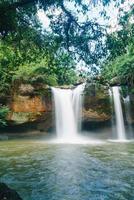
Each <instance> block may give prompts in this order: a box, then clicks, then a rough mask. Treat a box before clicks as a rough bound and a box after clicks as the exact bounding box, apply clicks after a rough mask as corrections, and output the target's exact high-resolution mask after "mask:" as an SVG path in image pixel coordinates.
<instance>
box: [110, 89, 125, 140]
mask: <svg viewBox="0 0 134 200" xmlns="http://www.w3.org/2000/svg"><path fill="white" fill-rule="evenodd" d="M112 91H113V99H114V108H115V117H116V128H117V139H118V140H126V133H125V125H124V118H123V112H122V106H121V100H120V88H119V87H118V86H115V87H113V88H112Z"/></svg>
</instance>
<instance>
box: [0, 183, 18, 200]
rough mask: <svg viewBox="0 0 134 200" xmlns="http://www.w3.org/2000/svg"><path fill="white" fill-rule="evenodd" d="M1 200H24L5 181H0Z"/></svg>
mask: <svg viewBox="0 0 134 200" xmlns="http://www.w3.org/2000/svg"><path fill="white" fill-rule="evenodd" d="M0 200H22V198H21V197H20V196H19V194H18V193H17V192H16V191H15V190H13V189H11V188H9V187H8V186H7V185H6V184H5V183H0Z"/></svg>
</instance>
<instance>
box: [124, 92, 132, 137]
mask: <svg viewBox="0 0 134 200" xmlns="http://www.w3.org/2000/svg"><path fill="white" fill-rule="evenodd" d="M124 105H125V113H126V121H127V123H128V132H129V138H130V139H131V138H132V137H133V129H132V125H131V122H132V119H131V105H130V96H129V95H127V96H126V98H124Z"/></svg>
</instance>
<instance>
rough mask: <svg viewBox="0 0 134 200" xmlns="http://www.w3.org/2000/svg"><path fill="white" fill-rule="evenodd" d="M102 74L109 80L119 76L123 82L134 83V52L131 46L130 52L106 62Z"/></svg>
mask: <svg viewBox="0 0 134 200" xmlns="http://www.w3.org/2000/svg"><path fill="white" fill-rule="evenodd" d="M133 47H134V46H133ZM102 76H104V77H105V79H106V80H107V81H110V80H111V79H112V78H114V77H118V78H119V79H120V81H121V83H122V84H128V85H134V52H133V51H131V48H130V49H129V52H128V53H126V54H123V55H121V56H118V57H117V58H115V60H113V61H110V62H108V63H106V64H105V65H104V66H103V69H102Z"/></svg>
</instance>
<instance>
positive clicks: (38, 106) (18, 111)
mask: <svg viewBox="0 0 134 200" xmlns="http://www.w3.org/2000/svg"><path fill="white" fill-rule="evenodd" d="M8 106H9V108H10V110H11V112H10V113H9V115H8V121H9V124H10V125H11V126H12V127H15V126H16V127H19V126H23V125H25V127H28V125H29V127H33V129H37V130H40V131H48V130H49V129H51V128H52V99H51V91H50V89H48V88H47V89H44V90H43V91H42V94H39V93H36V92H35V89H34V88H33V86H30V85H26V86H25V85H24V84H22V85H21V86H20V87H19V89H18V91H15V92H14V93H13V96H12V98H11V100H10V102H9V104H8ZM18 125H19V126H18Z"/></svg>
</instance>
